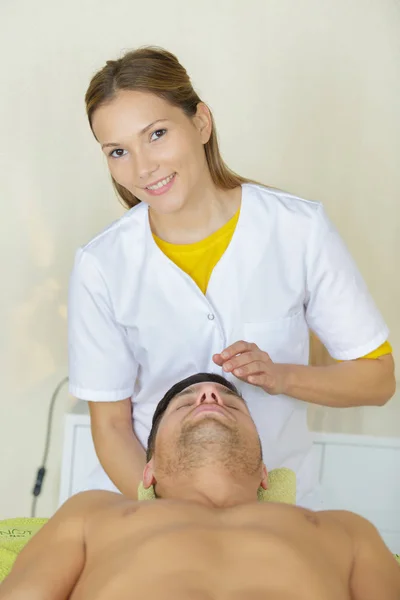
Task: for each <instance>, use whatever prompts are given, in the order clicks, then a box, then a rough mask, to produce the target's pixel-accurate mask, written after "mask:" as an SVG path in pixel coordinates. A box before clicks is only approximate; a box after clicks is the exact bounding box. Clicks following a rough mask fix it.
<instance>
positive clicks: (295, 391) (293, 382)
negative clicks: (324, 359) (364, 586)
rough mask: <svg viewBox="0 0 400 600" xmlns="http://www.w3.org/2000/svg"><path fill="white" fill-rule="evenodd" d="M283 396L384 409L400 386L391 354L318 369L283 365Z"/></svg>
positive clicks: (344, 406)
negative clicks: (399, 385) (381, 407)
mask: <svg viewBox="0 0 400 600" xmlns="http://www.w3.org/2000/svg"><path fill="white" fill-rule="evenodd" d="M281 368H282V381H283V382H284V383H283V393H284V394H286V395H287V396H291V397H293V398H297V399H299V400H303V401H304V402H310V403H311V404H320V405H322V406H332V407H337V408H347V407H351V406H382V405H384V404H386V402H387V401H388V400H389V399H390V398H391V397H392V396H393V394H394V392H395V389H396V383H395V377H394V361H393V357H392V355H391V354H388V355H386V356H382V357H380V358H377V359H375V360H371V359H360V360H351V361H346V362H341V363H337V364H335V365H330V366H324V367H314V366H303V365H281Z"/></svg>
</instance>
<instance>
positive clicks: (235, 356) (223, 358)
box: [213, 341, 287, 395]
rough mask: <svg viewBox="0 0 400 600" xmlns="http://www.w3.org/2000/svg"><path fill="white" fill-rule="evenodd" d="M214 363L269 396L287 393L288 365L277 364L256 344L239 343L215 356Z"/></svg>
mask: <svg viewBox="0 0 400 600" xmlns="http://www.w3.org/2000/svg"><path fill="white" fill-rule="evenodd" d="M213 361H214V362H215V364H217V365H218V366H219V367H222V368H223V370H224V371H225V372H226V373H233V374H234V375H235V377H237V378H238V379H241V380H242V381H245V382H246V383H251V384H253V385H257V386H258V387H260V388H262V389H263V390H264V391H265V392H267V393H268V394H273V395H275V394H283V393H285V387H286V377H287V370H286V369H285V367H286V365H279V364H275V363H274V362H273V361H272V360H271V359H270V357H269V355H268V354H267V353H266V352H263V350H260V348H259V347H258V346H257V345H256V344H252V343H249V342H244V341H239V342H235V343H234V344H232V345H231V346H228V348H225V350H223V351H222V352H221V354H214V356H213Z"/></svg>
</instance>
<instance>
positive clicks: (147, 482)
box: [143, 459, 157, 490]
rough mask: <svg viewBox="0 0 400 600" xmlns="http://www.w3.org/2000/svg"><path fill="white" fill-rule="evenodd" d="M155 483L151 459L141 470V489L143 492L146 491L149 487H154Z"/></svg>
mask: <svg viewBox="0 0 400 600" xmlns="http://www.w3.org/2000/svg"><path fill="white" fill-rule="evenodd" d="M156 483H157V481H156V478H155V477H154V462H153V459H151V460H150V461H149V462H148V463H147V464H146V466H145V468H144V470H143V487H144V489H145V490H148V489H149V487H151V486H152V485H155V484H156Z"/></svg>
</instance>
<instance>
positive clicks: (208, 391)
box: [197, 386, 223, 404]
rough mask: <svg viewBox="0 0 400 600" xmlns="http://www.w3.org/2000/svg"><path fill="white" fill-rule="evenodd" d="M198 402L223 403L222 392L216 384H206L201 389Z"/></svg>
mask: <svg viewBox="0 0 400 600" xmlns="http://www.w3.org/2000/svg"><path fill="white" fill-rule="evenodd" d="M197 404H223V402H222V397H221V394H220V393H219V391H218V388H216V387H215V386H205V387H203V388H202V389H201V390H200V391H199V395H198V397H197Z"/></svg>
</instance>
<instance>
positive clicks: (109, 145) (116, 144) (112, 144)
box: [101, 119, 168, 149]
mask: <svg viewBox="0 0 400 600" xmlns="http://www.w3.org/2000/svg"><path fill="white" fill-rule="evenodd" d="M163 121H168V119H157V120H156V121H153V122H152V123H149V124H148V125H146V127H144V128H143V129H142V130H141V131H140V132H139V135H144V134H145V133H146V132H147V131H148V130H149V129H151V128H152V127H153V125H156V124H157V123H162V122H163ZM120 146H123V144H121V143H119V142H105V144H102V145H101V148H102V149H103V148H119V147H120Z"/></svg>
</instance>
